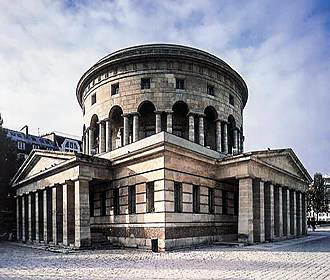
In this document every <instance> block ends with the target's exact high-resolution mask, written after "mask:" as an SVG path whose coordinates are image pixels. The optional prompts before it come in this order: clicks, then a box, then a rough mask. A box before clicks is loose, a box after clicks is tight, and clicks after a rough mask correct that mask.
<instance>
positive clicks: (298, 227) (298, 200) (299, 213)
mask: <svg viewBox="0 0 330 280" xmlns="http://www.w3.org/2000/svg"><path fill="white" fill-rule="evenodd" d="M296 194H297V198H296V199H297V235H301V232H302V231H301V229H302V226H301V225H302V215H301V212H302V211H301V208H302V207H301V192H296Z"/></svg>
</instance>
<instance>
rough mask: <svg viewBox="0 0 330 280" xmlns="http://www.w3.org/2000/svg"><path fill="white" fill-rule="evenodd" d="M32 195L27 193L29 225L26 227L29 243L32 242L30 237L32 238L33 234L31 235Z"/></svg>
mask: <svg viewBox="0 0 330 280" xmlns="http://www.w3.org/2000/svg"><path fill="white" fill-rule="evenodd" d="M32 211H33V209H32V193H29V194H28V223H29V226H28V232H29V235H28V236H29V241H30V242H32V236H33V233H32V223H33V221H32Z"/></svg>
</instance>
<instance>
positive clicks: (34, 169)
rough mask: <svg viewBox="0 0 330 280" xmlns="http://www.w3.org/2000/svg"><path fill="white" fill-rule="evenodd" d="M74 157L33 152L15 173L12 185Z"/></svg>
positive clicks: (50, 152) (59, 153)
mask: <svg viewBox="0 0 330 280" xmlns="http://www.w3.org/2000/svg"><path fill="white" fill-rule="evenodd" d="M74 156H75V155H74V153H64V152H54V151H41V150H35V151H33V152H32V153H31V154H30V155H29V156H28V158H27V159H26V160H25V161H24V163H23V164H22V166H21V167H20V169H19V170H18V171H17V173H16V175H15V176H14V178H13V181H12V184H16V183H18V182H20V181H23V180H25V179H28V178H30V177H33V176H34V175H37V174H39V173H41V172H44V171H46V170H49V169H51V168H55V167H56V166H58V165H60V164H61V163H63V162H65V161H67V160H70V159H72V158H74Z"/></svg>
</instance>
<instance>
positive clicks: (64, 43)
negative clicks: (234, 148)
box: [0, 0, 330, 172]
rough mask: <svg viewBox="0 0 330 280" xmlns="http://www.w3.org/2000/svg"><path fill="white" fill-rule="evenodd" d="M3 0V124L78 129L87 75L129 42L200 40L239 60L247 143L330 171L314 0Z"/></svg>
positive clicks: (325, 65)
mask: <svg viewBox="0 0 330 280" xmlns="http://www.w3.org/2000/svg"><path fill="white" fill-rule="evenodd" d="M67 3H69V2H64V1H50V0H48V1H46V0H44V1H41V0H40V1H9V0H8V1H1V2H0V8H1V10H2V11H5V12H3V13H2V14H1V15H0V28H1V31H2V32H1V34H0V65H1V67H0V83H1V91H0V112H1V113H2V114H3V116H4V119H5V125H6V126H8V127H11V128H14V129H19V128H20V127H22V126H23V125H25V124H28V125H29V126H30V127H31V131H32V132H34V133H37V128H40V131H41V132H46V131H49V130H58V131H63V132H70V133H73V134H77V135H79V134H80V133H81V123H82V116H81V110H80V108H79V106H78V103H77V101H76V97H75V87H76V84H77V82H78V80H79V78H80V76H81V75H82V74H83V73H84V72H85V71H86V70H87V69H88V68H89V67H90V66H91V65H92V64H94V63H95V62H96V61H97V60H98V59H100V58H101V57H103V56H105V55H107V54H108V53H109V52H111V51H114V50H116V49H118V48H122V47H127V46H130V45H136V44H142V43H152V42H168V43H179V44H187V45H190V46H195V47H197V48H201V49H204V50H207V51H210V52H211V53H213V54H216V55H218V56H219V57H220V58H223V59H224V60H225V61H226V62H228V63H229V64H230V65H231V66H232V67H234V68H235V69H236V70H237V71H238V72H239V73H241V74H242V76H243V78H244V79H245V81H246V82H247V84H248V87H249V100H248V103H247V107H246V109H245V113H244V117H245V126H244V128H245V135H246V139H247V141H246V148H247V149H248V150H250V149H262V148H267V147H270V148H277V147H292V148H293V149H294V150H295V152H296V153H297V154H298V156H299V157H300V159H301V160H302V161H303V163H304V164H305V165H306V167H307V168H308V169H309V171H311V172H314V171H316V170H320V171H322V172H326V171H328V172H329V171H330V167H329V165H328V159H329V158H330V156H329V151H330V139H329V138H330V128H329V117H328V116H329V113H328V111H329V109H328V108H329V105H330V102H329V101H330V96H329V89H330V86H329V81H328V79H329V78H328V77H329V76H330V70H329V69H330V67H329V66H330V59H329V51H328V49H329V41H330V40H329V39H328V37H329V36H328V35H329V30H326V28H325V20H326V17H325V16H324V15H321V14H320V13H319V12H318V13H315V12H313V11H314V8H315V7H314V6H313V5H316V4H317V2H313V3H312V2H311V1H286V2H283V3H281V5H279V4H278V2H276V1H263V2H261V1H257V0H252V1H151V0H150V1H82V2H79V1H73V5H72V6H70V7H69V5H68V4H67Z"/></svg>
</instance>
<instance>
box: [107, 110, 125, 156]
mask: <svg viewBox="0 0 330 280" xmlns="http://www.w3.org/2000/svg"><path fill="white" fill-rule="evenodd" d="M109 119H110V122H111V150H115V149H117V148H120V147H122V146H124V118H123V110H122V109H121V108H120V107H119V106H114V107H113V108H112V109H111V110H110V113H109Z"/></svg>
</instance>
